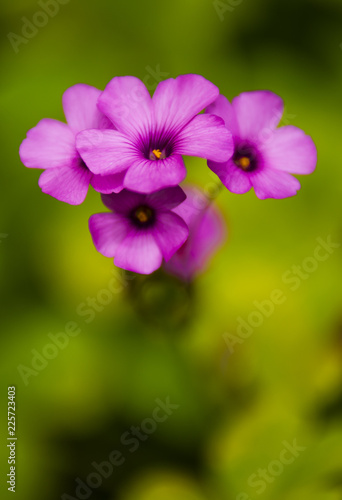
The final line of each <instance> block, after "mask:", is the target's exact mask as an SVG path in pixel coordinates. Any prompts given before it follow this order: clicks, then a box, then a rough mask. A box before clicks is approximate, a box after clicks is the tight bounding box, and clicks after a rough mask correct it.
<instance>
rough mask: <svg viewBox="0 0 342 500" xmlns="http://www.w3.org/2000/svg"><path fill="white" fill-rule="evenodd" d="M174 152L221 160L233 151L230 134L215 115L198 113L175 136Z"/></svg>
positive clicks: (225, 158) (227, 157)
mask: <svg viewBox="0 0 342 500" xmlns="http://www.w3.org/2000/svg"><path fill="white" fill-rule="evenodd" d="M176 152H177V153H179V154H182V155H188V156H199V157H201V158H206V159H208V160H213V161H217V162H223V161H226V160H228V159H229V158H230V157H231V156H232V154H233V152H234V144H233V139H232V134H231V133H230V132H229V131H228V130H227V129H226V127H225V126H224V122H223V120H222V119H221V118H219V117H217V116H215V115H198V116H196V117H195V118H193V120H191V122H190V123H188V125H186V126H185V127H184V128H183V129H182V131H181V132H180V134H179V135H178V137H177V144H176Z"/></svg>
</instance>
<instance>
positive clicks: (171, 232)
mask: <svg viewBox="0 0 342 500" xmlns="http://www.w3.org/2000/svg"><path fill="white" fill-rule="evenodd" d="M152 232H153V235H154V237H155V240H156V242H157V243H158V246H159V248H160V250H161V252H162V254H163V257H164V259H165V260H166V261H168V260H169V259H170V258H171V257H172V255H173V254H174V253H175V252H176V251H177V250H178V249H179V248H180V247H181V246H182V245H183V243H184V242H185V241H186V239H187V237H188V235H189V229H188V226H187V225H186V224H185V222H184V221H183V219H181V218H180V217H179V215H177V214H175V213H173V212H159V213H157V220H156V224H155V226H154V227H153V228H152Z"/></svg>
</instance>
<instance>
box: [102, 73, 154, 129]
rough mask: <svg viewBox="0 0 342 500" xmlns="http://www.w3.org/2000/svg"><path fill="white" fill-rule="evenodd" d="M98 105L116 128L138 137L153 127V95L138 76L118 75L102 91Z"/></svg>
mask: <svg viewBox="0 0 342 500" xmlns="http://www.w3.org/2000/svg"><path fill="white" fill-rule="evenodd" d="M98 107H99V109H100V111H102V113H103V114H105V115H106V116H107V117H108V118H109V119H110V120H111V122H112V123H113V124H114V125H115V126H116V128H117V129H118V130H119V131H120V132H123V133H125V134H128V135H129V136H131V137H134V138H137V137H138V136H139V135H141V134H144V133H145V132H146V131H147V130H149V129H150V128H151V120H152V100H151V96H150V94H149V92H148V90H147V88H146V87H145V85H144V84H143V82H142V81H140V80H139V79H138V78H135V77H134V76H117V77H115V78H113V79H112V80H111V81H110V82H109V83H108V85H107V87H106V88H105V90H104V91H103V92H102V94H101V96H100V98H99V101H98Z"/></svg>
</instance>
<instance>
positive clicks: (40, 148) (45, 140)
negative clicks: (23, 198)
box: [19, 83, 123, 205]
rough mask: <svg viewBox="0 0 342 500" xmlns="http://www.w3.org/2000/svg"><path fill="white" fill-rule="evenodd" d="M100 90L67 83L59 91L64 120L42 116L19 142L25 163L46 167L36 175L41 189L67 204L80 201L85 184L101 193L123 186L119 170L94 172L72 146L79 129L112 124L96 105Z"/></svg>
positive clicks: (104, 126)
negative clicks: (106, 172)
mask: <svg viewBox="0 0 342 500" xmlns="http://www.w3.org/2000/svg"><path fill="white" fill-rule="evenodd" d="M100 94H101V91H100V90H98V89H96V88H94V87H91V86H89V85H84V84H81V83H80V84H78V85H74V86H73V87H70V88H69V89H67V90H66V91H65V92H64V95H63V109H64V113H65V117H66V119H67V124H66V123H63V122H60V121H58V120H52V119H49V118H45V119H43V120H41V121H40V122H39V123H38V125H36V126H35V127H34V128H32V129H31V130H29V131H28V133H27V138H26V139H24V141H23V142H22V144H21V146H20V150H19V154H20V158H21V161H22V162H23V164H24V165H25V166H26V167H29V168H42V169H46V170H45V172H43V173H42V175H41V176H40V178H39V186H40V187H41V189H42V191H43V192H44V193H47V194H50V195H51V196H53V197H54V198H57V200H60V201H64V202H66V203H70V204H71V205H79V204H80V203H82V202H83V201H84V199H85V197H86V195H87V192H88V188H89V184H91V185H92V186H93V188H94V189H96V191H99V192H101V193H112V192H113V191H115V192H117V191H120V190H121V189H122V188H123V185H122V181H123V174H122V173H119V174H114V175H106V176H102V175H94V174H93V173H92V172H90V170H89V169H88V167H87V166H86V165H85V163H84V161H83V160H82V158H81V157H80V155H79V153H78V152H77V150H76V141H75V137H76V135H77V134H78V132H80V131H81V130H84V129H89V128H92V129H95V128H99V129H100V128H101V129H105V128H111V129H112V128H113V125H112V124H111V122H110V121H109V120H108V119H107V118H106V117H105V116H104V115H103V114H102V113H101V112H100V111H99V110H98V109H97V106H96V103H97V100H98V98H99V95H100Z"/></svg>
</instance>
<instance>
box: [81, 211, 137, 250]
mask: <svg viewBox="0 0 342 500" xmlns="http://www.w3.org/2000/svg"><path fill="white" fill-rule="evenodd" d="M89 230H90V233H91V236H92V238H93V242H94V245H95V248H96V250H97V251H98V252H100V253H101V254H102V255H104V256H105V257H114V255H115V252H116V249H117V248H118V245H120V243H121V242H122V241H123V240H124V238H125V237H126V235H127V232H128V231H129V224H128V222H127V221H126V220H125V219H124V218H123V217H122V216H120V215H118V214H113V213H110V212H107V213H102V214H94V215H92V216H91V217H90V219H89Z"/></svg>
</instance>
